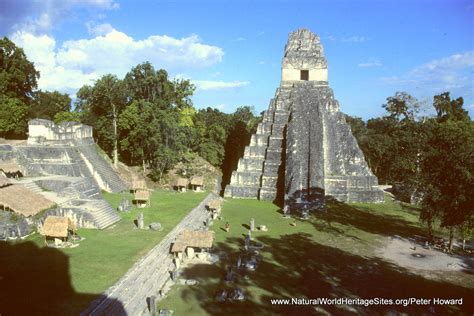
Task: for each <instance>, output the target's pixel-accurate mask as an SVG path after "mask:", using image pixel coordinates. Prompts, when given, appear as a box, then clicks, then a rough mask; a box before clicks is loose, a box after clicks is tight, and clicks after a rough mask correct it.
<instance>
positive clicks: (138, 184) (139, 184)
mask: <svg viewBox="0 0 474 316" xmlns="http://www.w3.org/2000/svg"><path fill="white" fill-rule="evenodd" d="M132 188H133V190H139V189H147V185H146V182H145V180H143V179H134V180H133V183H132Z"/></svg>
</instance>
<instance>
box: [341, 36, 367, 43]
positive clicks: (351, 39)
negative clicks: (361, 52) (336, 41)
mask: <svg viewBox="0 0 474 316" xmlns="http://www.w3.org/2000/svg"><path fill="white" fill-rule="evenodd" d="M367 40H368V38H367V37H364V36H350V37H343V38H341V41H342V42H346V43H362V42H366V41H367Z"/></svg>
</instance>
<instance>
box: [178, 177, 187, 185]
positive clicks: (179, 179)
mask: <svg viewBox="0 0 474 316" xmlns="http://www.w3.org/2000/svg"><path fill="white" fill-rule="evenodd" d="M175 186H177V187H187V186H188V179H186V178H177V179H176V182H175Z"/></svg>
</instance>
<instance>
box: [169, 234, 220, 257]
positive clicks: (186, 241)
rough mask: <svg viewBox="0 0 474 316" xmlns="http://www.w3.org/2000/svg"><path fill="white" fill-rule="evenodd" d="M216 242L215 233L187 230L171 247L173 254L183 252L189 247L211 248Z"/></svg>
mask: <svg viewBox="0 0 474 316" xmlns="http://www.w3.org/2000/svg"><path fill="white" fill-rule="evenodd" d="M213 242H214V232H213V231H197V230H188V229H185V230H184V231H183V232H182V233H181V234H180V235H179V236H178V238H177V239H176V241H175V243H174V244H173V246H172V247H171V252H183V251H185V250H186V248H187V247H193V248H211V247H212V244H213Z"/></svg>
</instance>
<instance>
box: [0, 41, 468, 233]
mask: <svg viewBox="0 0 474 316" xmlns="http://www.w3.org/2000/svg"><path fill="white" fill-rule="evenodd" d="M39 76H40V74H39V72H38V71H36V70H35V67H34V65H33V64H32V63H31V62H29V61H28V60H27V58H26V56H25V54H24V52H23V50H22V49H21V48H19V47H16V46H15V44H14V43H13V42H11V41H10V40H9V39H8V38H6V37H5V38H3V39H2V40H0V137H5V138H24V137H26V131H27V122H28V120H29V119H31V118H44V119H50V120H54V121H55V122H62V121H80V122H83V123H85V124H88V125H91V126H93V128H94V138H95V140H96V142H97V143H98V144H99V145H100V147H101V148H103V149H104V150H105V151H106V152H107V153H108V154H109V155H110V156H111V157H112V158H113V160H114V162H115V163H116V162H117V161H118V160H120V161H122V162H124V163H126V164H128V165H135V166H138V165H139V166H143V167H144V168H146V169H147V170H148V171H149V172H150V173H149V174H150V177H151V178H152V179H153V180H155V181H160V180H161V179H162V178H163V177H164V175H165V174H166V172H167V171H168V170H169V169H170V168H172V167H173V166H174V165H175V164H176V163H177V162H179V161H182V160H186V159H189V157H191V156H193V155H199V156H201V157H202V158H204V159H206V160H207V161H208V162H210V163H211V164H212V165H214V166H216V167H220V168H221V170H222V171H223V175H224V179H223V183H227V182H228V180H229V178H230V174H231V171H232V170H234V169H235V168H236V166H237V161H238V158H239V157H241V156H242V154H243V150H244V147H245V145H247V144H248V142H249V139H250V135H251V134H252V133H253V132H254V131H255V129H256V126H257V124H258V122H259V116H256V115H255V113H254V112H253V110H252V108H250V107H240V108H238V109H237V110H236V111H235V112H234V113H232V114H226V113H223V112H220V111H219V110H217V109H213V108H207V109H199V110H197V109H196V108H194V106H193V104H192V99H191V97H192V95H193V92H194V90H195V87H194V86H193V84H192V83H191V82H190V81H188V80H182V79H170V78H169V76H168V73H167V72H166V70H163V69H159V70H157V69H155V68H154V67H153V65H152V64H150V63H148V62H144V63H142V64H139V65H137V66H135V67H133V68H132V69H131V70H130V71H129V72H128V73H127V74H126V75H125V77H124V78H117V77H116V76H115V75H112V74H108V75H104V76H102V77H101V78H99V79H98V80H96V81H95V82H94V83H93V84H92V85H85V86H83V87H82V88H81V89H80V90H79V91H78V93H77V99H76V100H75V102H74V104H72V101H71V98H70V97H69V96H68V95H67V94H62V93H60V92H57V91H53V92H50V91H41V90H38V89H37V80H38V78H39ZM463 103H464V102H463V98H462V97H458V98H456V99H452V98H451V96H450V93H449V92H445V93H442V94H440V95H436V96H434V97H433V102H432V107H433V113H434V114H433V115H432V116H425V117H420V116H419V115H418V114H419V113H418V110H419V107H420V103H419V102H418V101H417V100H416V99H415V98H414V97H412V96H410V95H409V94H407V93H404V92H397V93H395V95H394V96H390V97H388V98H387V101H386V103H385V104H383V105H382V106H383V107H384V108H385V110H386V114H385V115H384V116H382V117H377V118H373V119H369V120H368V121H367V122H365V121H363V120H362V119H360V118H356V117H350V116H347V117H346V120H347V122H348V123H349V124H350V125H351V128H352V131H353V133H354V135H355V137H356V138H357V141H358V143H359V145H360V148H361V149H362V151H363V152H364V155H365V157H366V160H367V162H368V164H369V166H370V167H371V169H372V170H373V172H374V174H375V175H376V176H377V177H378V179H379V182H380V183H387V184H392V185H393V186H394V188H393V189H394V193H395V194H396V195H398V196H399V197H400V198H401V199H404V200H407V201H411V202H416V203H419V204H421V205H422V212H421V215H420V219H421V220H422V221H424V222H425V223H426V224H427V226H428V228H429V232H430V236H431V235H432V228H433V226H434V225H441V226H442V227H446V228H447V229H448V230H449V231H450V232H451V234H454V232H455V230H458V232H460V233H461V234H462V235H466V234H470V233H471V232H472V228H473V216H474V211H473V208H474V200H473V199H474V181H473V175H474V125H473V122H472V120H471V118H470V116H469V114H468V112H467V111H466V110H465V109H464V108H463Z"/></svg>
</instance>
